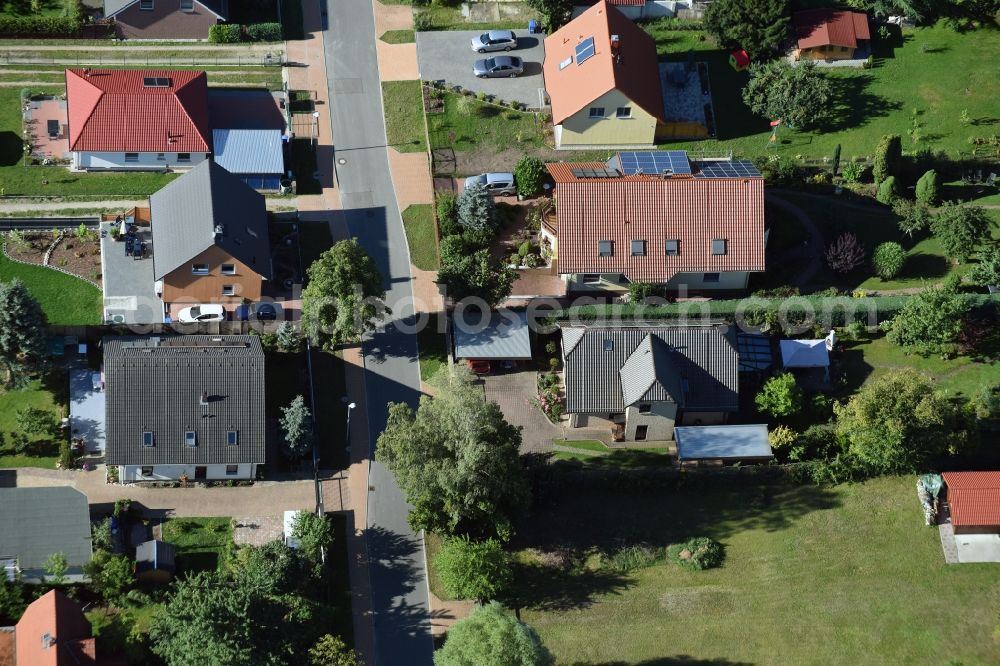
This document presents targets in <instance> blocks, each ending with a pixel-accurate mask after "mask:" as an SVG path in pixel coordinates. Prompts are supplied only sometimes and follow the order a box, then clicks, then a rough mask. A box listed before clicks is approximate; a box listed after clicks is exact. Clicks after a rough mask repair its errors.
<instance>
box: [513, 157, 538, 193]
mask: <svg viewBox="0 0 1000 666" xmlns="http://www.w3.org/2000/svg"><path fill="white" fill-rule="evenodd" d="M544 181H545V165H544V164H543V163H542V161H541V160H540V159H538V158H537V157H535V156H534V155H522V156H521V159H519V160H518V161H517V164H515V165H514V182H516V183H517V193H518V194H520V195H521V196H523V197H533V196H535V195H536V194H538V193H539V192H541V191H542V183H543V182H544Z"/></svg>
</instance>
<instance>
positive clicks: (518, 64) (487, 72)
mask: <svg viewBox="0 0 1000 666" xmlns="http://www.w3.org/2000/svg"><path fill="white" fill-rule="evenodd" d="M472 73H473V74H475V75H476V76H478V77H479V78H481V79H497V78H501V77H505V76H509V77H511V78H514V77H515V76H520V75H521V74H523V73H524V61H523V60H521V59H520V58H518V57H517V56H496V57H494V58H486V59H485V60H477V61H476V62H475V64H473V65H472Z"/></svg>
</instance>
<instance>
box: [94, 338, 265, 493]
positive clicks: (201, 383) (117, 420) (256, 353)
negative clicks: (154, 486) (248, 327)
mask: <svg viewBox="0 0 1000 666" xmlns="http://www.w3.org/2000/svg"><path fill="white" fill-rule="evenodd" d="M104 375H105V384H106V389H105V395H106V406H105V412H106V418H105V421H106V423H105V430H106V433H107V444H106V449H105V450H106V459H107V464H108V465H109V466H118V467H119V468H120V470H121V471H120V474H119V478H120V480H121V481H123V482H128V481H142V480H158V479H176V478H180V477H181V476H182V475H185V476H187V477H188V478H190V479H192V480H194V479H212V478H232V477H234V476H235V477H237V478H253V476H254V473H255V466H256V465H259V464H263V463H264V462H265V435H266V426H265V408H264V379H265V378H264V352H263V349H262V348H261V346H260V340H259V339H258V338H257V337H256V336H250V335H231V336H209V335H185V336H171V337H109V338H105V339H104Z"/></svg>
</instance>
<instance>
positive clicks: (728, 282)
mask: <svg viewBox="0 0 1000 666" xmlns="http://www.w3.org/2000/svg"><path fill="white" fill-rule="evenodd" d="M706 275H708V274H707V273H678V274H676V275H674V277H673V278H671V280H670V282H668V283H667V289H668V290H669V291H678V290H680V289H681V288H682V287H686V288H687V289H688V290H689V291H694V290H697V291H721V290H726V291H739V290H742V289H746V288H747V280H748V279H749V278H750V274H749V273H747V272H746V271H729V272H726V273H718V276H719V280H718V282H706V281H705V276H706Z"/></svg>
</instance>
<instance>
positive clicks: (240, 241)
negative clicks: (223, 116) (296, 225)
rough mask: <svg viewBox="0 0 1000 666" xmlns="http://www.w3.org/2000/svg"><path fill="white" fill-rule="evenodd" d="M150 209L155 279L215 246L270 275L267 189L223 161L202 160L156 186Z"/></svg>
mask: <svg viewBox="0 0 1000 666" xmlns="http://www.w3.org/2000/svg"><path fill="white" fill-rule="evenodd" d="M149 214H150V218H151V219H152V227H153V250H154V253H153V275H154V279H156V280H163V279H165V278H166V277H167V276H168V275H169V274H170V273H171V272H173V271H175V270H177V269H178V268H181V267H184V266H185V265H186V264H187V263H188V262H189V261H191V260H192V259H194V258H196V257H198V256H199V255H201V254H203V253H204V252H206V251H207V250H209V249H213V248H216V249H218V250H220V251H221V253H222V254H224V255H226V256H229V257H232V258H234V259H236V260H238V261H239V262H241V263H242V264H244V265H246V266H247V268H249V269H251V270H252V271H254V272H255V273H257V274H258V275H260V276H261V277H263V278H264V279H267V280H270V279H271V273H272V269H271V243H270V240H269V239H268V227H267V209H266V207H265V204H264V195H263V194H261V193H259V192H256V191H254V190H253V188H251V187H249V186H248V185H247V184H246V183H244V182H243V181H242V180H241V179H240V178H239V177H238V176H235V175H233V174H231V173H229V172H228V171H226V169H225V168H223V167H222V166H220V165H219V164H216V163H215V162H211V161H205V162H201V163H200V164H198V166H196V167H194V168H193V169H191V170H190V171H188V172H187V173H185V174H184V175H183V176H181V177H180V178H178V179H176V180H174V181H172V182H170V183H169V184H168V185H167V186H165V187H164V188H162V189H161V190H159V191H157V192H155V193H154V194H153V195H152V196H150V197H149ZM188 275H190V272H188ZM164 300H166V297H164Z"/></svg>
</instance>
